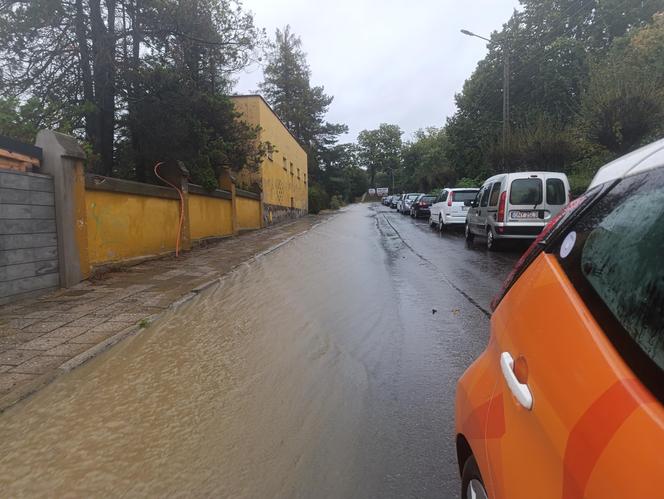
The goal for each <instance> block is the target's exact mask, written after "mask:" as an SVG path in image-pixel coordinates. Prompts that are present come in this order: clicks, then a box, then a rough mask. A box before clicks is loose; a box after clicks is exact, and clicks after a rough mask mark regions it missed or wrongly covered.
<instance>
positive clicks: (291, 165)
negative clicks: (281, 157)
mask: <svg viewBox="0 0 664 499" xmlns="http://www.w3.org/2000/svg"><path fill="white" fill-rule="evenodd" d="M290 174H291V175H293V174H294V172H293V162H292V161H291V164H290Z"/></svg>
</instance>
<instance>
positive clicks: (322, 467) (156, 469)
mask: <svg viewBox="0 0 664 499" xmlns="http://www.w3.org/2000/svg"><path fill="white" fill-rule="evenodd" d="M518 256H519V252H518V251H505V252H500V253H489V252H487V251H486V250H485V249H484V248H483V247H482V244H481V241H477V242H476V246H475V247H470V248H469V247H467V246H466V244H465V241H464V239H463V236H462V234H461V233H460V232H459V233H451V234H443V235H441V234H438V233H436V232H434V231H432V230H431V229H429V227H428V224H427V222H426V221H422V220H420V221H414V220H412V219H411V218H410V217H406V216H402V215H400V214H397V213H396V212H395V211H394V210H390V209H388V208H386V207H383V206H380V205H378V204H374V205H367V204H363V205H353V206H350V207H348V208H347V209H345V210H343V211H342V212H341V213H339V214H338V215H336V216H334V217H332V218H331V219H328V220H327V221H326V222H324V223H322V224H321V225H319V226H317V227H315V228H314V229H312V230H311V231H309V232H308V233H306V234H304V235H302V236H300V237H297V238H296V239H294V240H293V241H291V242H290V243H288V244H286V245H284V246H282V247H280V248H279V249H277V250H276V251H274V252H272V253H269V254H267V255H265V256H263V257H261V258H259V259H257V260H256V261H254V262H252V263H250V264H247V265H243V266H241V267H239V268H238V269H237V270H236V271H234V272H233V273H232V274H230V275H229V276H228V277H227V278H225V279H224V280H223V281H222V283H221V284H220V285H219V286H217V287H216V288H213V289H211V290H210V291H209V292H208V293H206V294H203V295H201V296H199V297H197V298H196V299H195V300H192V301H191V302H189V303H187V304H186V305H184V306H181V307H180V308H178V309H177V310H175V311H172V312H169V313H168V314H167V315H166V316H165V317H164V318H163V319H161V320H160V321H158V322H157V323H156V324H155V325H153V326H151V327H149V328H148V329H147V330H145V331H144V332H143V333H142V334H140V335H138V336H136V337H133V338H131V339H129V340H127V341H125V342H123V343H122V344H120V345H117V346H116V347H114V348H113V349H111V350H110V351H108V352H106V353H105V354H104V355H101V356H100V357H97V358H95V359H93V360H92V361H90V362H89V363H87V364H86V365H84V366H83V367H81V368H79V369H77V370H75V371H73V372H71V373H69V374H67V375H65V376H62V377H61V378H59V379H58V380H56V381H55V382H54V383H52V384H51V385H49V386H47V387H46V388H44V389H43V390H41V391H40V392H39V393H37V394H36V395H35V396H33V397H31V398H30V399H28V400H26V401H24V402H22V403H21V404H18V405H17V406H15V407H14V408H12V409H10V410H9V411H7V412H6V413H4V414H2V415H0V441H2V442H3V453H2V454H1V455H0V490H3V491H4V492H5V495H7V496H11V497H18V496H26V495H27V496H40V495H41V496H43V495H51V496H52V495H55V496H58V495H65V494H66V493H69V494H70V495H75V496H98V495H106V496H168V495H179V496H198V497H200V496H207V497H233V498H235V497H247V498H261V499H262V498H270V497H275V498H381V499H382V498H448V497H450V498H453V497H458V495H459V494H458V490H459V478H458V471H457V464H456V454H455V448H454V393H455V384H456V380H457V378H458V377H459V375H460V374H461V373H462V372H463V371H464V370H465V368H466V367H467V366H468V365H469V364H470V363H471V362H472V360H473V359H474V358H475V357H476V356H477V355H478V353H479V352H481V351H482V349H483V348H484V346H485V344H486V341H487V338H488V310H489V303H490V300H491V298H492V297H493V295H494V294H495V293H496V291H497V290H498V289H499V288H500V285H501V283H502V280H503V279H504V277H505V276H506V275H507V274H508V272H509V270H510V269H511V267H512V265H513V264H514V262H515V261H516V260H517V258H518ZM433 310H436V313H433Z"/></svg>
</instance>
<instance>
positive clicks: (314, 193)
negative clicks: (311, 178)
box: [309, 184, 330, 214]
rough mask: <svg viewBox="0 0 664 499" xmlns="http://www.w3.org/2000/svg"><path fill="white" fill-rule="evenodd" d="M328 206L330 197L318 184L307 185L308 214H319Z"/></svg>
mask: <svg viewBox="0 0 664 499" xmlns="http://www.w3.org/2000/svg"><path fill="white" fill-rule="evenodd" d="M329 205H330V196H328V194H327V192H325V189H323V188H322V187H321V186H320V185H319V184H310V185H309V213H314V214H316V213H319V212H320V211H321V210H324V209H326V208H327V207H328V206H329Z"/></svg>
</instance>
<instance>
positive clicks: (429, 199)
mask: <svg viewBox="0 0 664 499" xmlns="http://www.w3.org/2000/svg"><path fill="white" fill-rule="evenodd" d="M435 200H436V196H424V197H422V198H420V202H424V203H433V202H434V201H435Z"/></svg>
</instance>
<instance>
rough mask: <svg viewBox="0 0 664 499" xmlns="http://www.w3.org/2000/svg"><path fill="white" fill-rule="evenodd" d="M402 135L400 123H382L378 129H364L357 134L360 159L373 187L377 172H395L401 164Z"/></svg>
mask: <svg viewBox="0 0 664 499" xmlns="http://www.w3.org/2000/svg"><path fill="white" fill-rule="evenodd" d="M402 135H403V132H402V131H401V128H399V126H398V125H389V124H387V123H381V125H380V126H379V127H378V128H377V129H376V130H362V131H361V132H360V133H359V135H358V136H357V145H358V156H359V158H358V159H359V162H360V164H361V165H362V166H363V167H364V168H365V169H366V170H367V173H368V175H369V185H370V186H371V187H375V186H376V182H375V180H376V173H377V172H383V173H390V174H393V173H394V172H396V171H397V170H398V169H399V167H400V166H401V148H402V142H401V136H402Z"/></svg>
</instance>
